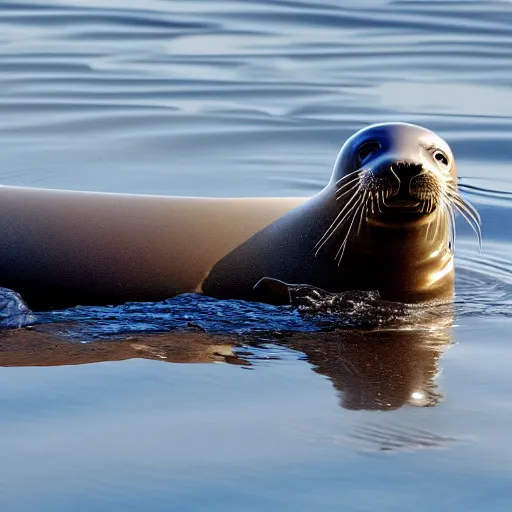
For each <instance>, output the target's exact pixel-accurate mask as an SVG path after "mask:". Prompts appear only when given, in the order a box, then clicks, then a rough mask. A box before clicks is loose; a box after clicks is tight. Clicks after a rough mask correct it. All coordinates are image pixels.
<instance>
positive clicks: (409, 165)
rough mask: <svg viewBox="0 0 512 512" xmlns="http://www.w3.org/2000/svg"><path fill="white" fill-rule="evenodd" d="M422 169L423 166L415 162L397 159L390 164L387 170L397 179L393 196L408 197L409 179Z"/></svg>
mask: <svg viewBox="0 0 512 512" xmlns="http://www.w3.org/2000/svg"><path fill="white" fill-rule="evenodd" d="M422 171H423V166H422V165H421V164H418V163H417V162H412V161H404V160H399V161H395V162H393V163H392V164H390V166H389V172H390V173H391V174H393V176H394V177H395V178H396V179H397V180H398V181H399V183H398V187H397V189H396V194H395V196H396V197H397V198H399V197H401V198H407V197H409V196H410V185H411V181H412V179H413V178H415V177H416V176H418V174H420V173H421V172H422Z"/></svg>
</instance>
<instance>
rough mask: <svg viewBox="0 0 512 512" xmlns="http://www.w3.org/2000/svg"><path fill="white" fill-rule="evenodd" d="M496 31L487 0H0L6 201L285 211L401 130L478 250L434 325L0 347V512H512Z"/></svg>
mask: <svg viewBox="0 0 512 512" xmlns="http://www.w3.org/2000/svg"><path fill="white" fill-rule="evenodd" d="M511 23H512V4H511V3H510V2H506V1H483V0H482V1H464V2H462V1H450V2H448V1H442V2H431V1H428V2H427V1H414V0H413V1H394V2H392V1H384V0H364V1H359V2H357V3H356V2H334V0H323V1H322V2H309V3H308V2H306V1H303V0H296V1H293V0H288V1H286V0H273V1H272V0H260V1H256V0H254V1H249V0H246V1H240V2H229V1H224V2H223V1H218V0H216V1H213V0H203V1H196V0H187V1H178V0H173V1H172V2H171V1H164V0H160V1H159V0H147V1H145V2H136V1H135V0H125V1H124V2H119V1H117V0H94V1H93V0H87V1H86V0H52V1H36V0H31V1H24V0H13V1H8V0H0V79H1V84H2V86H1V87H0V119H1V123H0V155H1V157H0V162H1V165H0V182H2V183H4V184H9V185H30V186H41V187H53V188H67V189H79V190H99V191H115V192H141V193H168V194H173V195H198V196H268V195H275V196H284V195H290V196H305V195H311V194H313V193H315V192H316V191H318V190H319V189H321V188H322V187H323V185H324V184H325V183H326V181H327V179H328V177H329V175H330V170H331V167H332V164H333V162H334V159H335V156H336V154H337V151H338V150H339V147H340V146H341V144H342V143H343V141H344V140H345V138H346V137H347V136H349V135H350V134H351V133H353V132H354V131H355V130H356V129H358V128H361V127H362V126H364V125H366V124H370V123H373V122H380V121H393V120H400V121H409V122H414V123H418V124H423V125H425V126H427V127H429V128H431V129H433V130H435V131H437V132H438V133H439V134H440V135H441V136H442V137H444V138H445V139H446V140H447V141H448V142H449V143H450V145H451V146H452V147H453V149H454V151H455V153H456V155H457V161H458V168H459V174H460V175H461V176H462V181H463V182H464V183H465V184H467V185H469V186H471V187H474V188H472V190H471V192H469V193H468V194H467V196H468V198H469V199H470V200H471V201H472V202H473V203H474V204H475V205H476V206H477V208H478V210H479V211H480V213H481V215H482V218H483V233H484V247H483V252H482V253H479V252H478V246H477V243H476V241H475V239H474V236H473V235H472V233H471V231H470V230H469V228H467V227H466V226H464V225H462V224H461V225H460V226H459V230H458V239H457V252H456V256H457V258H456V264H457V297H456V304H455V313H454V314H455V319H454V322H453V323H454V326H453V327H452V328H447V327H446V326H443V325H442V322H441V320H443V316H441V317H440V319H439V320H440V321H439V322H438V324H439V325H437V329H430V330H429V329H423V330H422V329H405V330H404V329H402V330H389V329H382V330H380V331H376V332H375V331H368V330H360V329H356V330H342V331H335V332H331V331H329V332H325V329H324V327H325V326H318V325H317V324H314V323H311V321H309V320H307V319H304V318H302V317H300V316H298V314H295V313H290V311H289V310H283V309H279V308H274V309H272V308H270V307H265V306H260V305H248V304H240V303H236V304H233V303H229V302H228V303H217V304H212V302H211V301H210V300H209V299H201V300H203V301H204V303H202V302H201V300H200V301H199V302H200V303H202V304H203V305H204V308H203V309H202V310H201V311H202V313H201V315H199V314H198V313H197V308H196V309H194V308H193V307H192V306H191V304H192V302H191V301H192V300H193V299H194V298H193V297H192V298H191V297H184V298H180V299H175V302H172V301H171V306H169V304H166V303H162V304H146V305H140V304H139V305H130V306H124V307H122V306H120V307H115V308H110V309H108V308H107V309H102V308H82V309H79V310H74V311H73V310H70V311H66V312H55V313H52V314H51V315H50V316H51V318H40V319H39V320H41V321H44V323H39V324H37V326H35V327H34V328H28V329H20V330H15V331H13V330H11V331H4V332H3V334H2V336H1V343H0V364H1V365H2V366H4V368H2V369H1V371H0V389H1V390H2V391H1V392H0V411H1V413H2V423H1V425H0V448H1V451H2V464H0V506H1V509H2V510H6V511H16V512H17V511H35V510H37V511H47V510H48V511H49V510H51V511H67V510H77V511H89V510H97V511H102V510H105V511H107V510H108V511H112V510H123V511H128V510H145V509H147V510H179V511H182V510H183V511H189V510H190V511H201V510H209V511H210V510H223V511H225V510H247V511H252V510H254V511H260V510H262V509H265V510H269V511H270V510H283V509H285V510H308V511H309V510H340V509H344V510H354V511H373V510H389V511H396V510H404V511H409V510H431V509H433V508H435V509H437V510H439V511H444V510H468V511H484V510H485V511H488V510H492V511H501V510H507V511H508V510H510V508H511V504H512V491H511V490H510V489H511V483H512V478H511V476H510V467H511V465H512V450H511V448H510V430H511V426H512V406H511V403H510V396H509V395H510V392H509V390H510V377H509V375H510V370H509V369H510V366H511V363H512V352H511V351H510V350H509V347H508V342H509V340H510V329H511V326H512V323H511V322H512V320H511V311H512V292H511V290H512V272H511V271H512V262H511V258H510V254H511V249H512V246H511V237H510V233H511V231H510V225H511V222H512V177H511V176H512V175H511V173H510V161H511V160H512V149H511V148H512V144H511V139H512V106H511V105H512V101H511V95H510V86H511V82H512V72H511V71H510V59H511V57H512V29H511V28H510V27H511ZM176 301H177V302H176ZM187 301H188V302H187ZM187 308H188V309H187ZM171 312H174V316H172V314H171ZM52 315H53V316H52ZM187 315H188V316H187ZM444 317H445V318H446V315H444ZM49 320H50V321H51V322H50V323H48V321H49ZM176 327H179V328H180V329H181V330H175V329H173V328H176ZM162 331H164V332H162ZM205 331H207V332H205ZM105 338H106V340H105ZM86 363H89V364H86ZM92 363H94V364H92ZM179 363H195V364H179ZM212 363H228V364H212Z"/></svg>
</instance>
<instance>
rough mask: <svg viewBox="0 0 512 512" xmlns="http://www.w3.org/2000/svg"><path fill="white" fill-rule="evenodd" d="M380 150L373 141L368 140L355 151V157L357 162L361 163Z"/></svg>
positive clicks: (378, 145)
mask: <svg viewBox="0 0 512 512" xmlns="http://www.w3.org/2000/svg"><path fill="white" fill-rule="evenodd" d="M379 149H380V144H379V143H378V142H377V141H375V140H370V141H368V142H365V143H363V144H362V145H361V146H359V149H358V150H357V156H358V158H359V161H360V162H361V163H363V162H364V161H365V160H366V159H367V158H368V157H369V156H370V155H372V154H373V153H375V151H378V150H379Z"/></svg>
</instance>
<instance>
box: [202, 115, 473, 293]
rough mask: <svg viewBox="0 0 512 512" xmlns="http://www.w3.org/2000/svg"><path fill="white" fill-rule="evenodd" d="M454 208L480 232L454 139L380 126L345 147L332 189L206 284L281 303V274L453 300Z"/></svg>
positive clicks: (240, 252)
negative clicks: (461, 180)
mask: <svg viewBox="0 0 512 512" xmlns="http://www.w3.org/2000/svg"><path fill="white" fill-rule="evenodd" d="M456 211H458V212H459V213H460V214H461V215H462V216H463V217H464V218H465V219H466V220H467V221H468V222H469V223H470V225H471V226H472V227H473V229H474V230H475V232H476V233H477V235H478V237H479V240H481V234H480V217H479V215H478V212H477V211H476V209H475V208H474V207H473V206H472V205H471V204H470V203H469V202H467V201H465V200H464V199H463V198H462V196H461V195H460V193H459V189H458V185H457V168H456V163H455V158H454V156H453V153H452V151H451V149H450V147H449V146H448V144H447V143H446V142H445V141H444V140H443V139H441V137H439V136H438V135H437V134H435V133H434V132H432V131H430V130H427V129H426V128H423V127H421V126H417V125H412V124H407V123H385V124H378V125H373V126H370V127H368V128H366V129H363V130H361V131H359V132H357V133H356V134H355V135H353V136H352V137H351V138H350V139H348V140H347V142H346V143H345V144H344V145H343V147H342V149H341V151H340V153H339V155H338V158H337V160H336V163H335V166H334V170H333V173H332V177H331V180H330V181H329V183H328V185H327V186H326V187H325V189H323V190H322V191H321V192H320V193H319V194H317V195H316V196H315V197H313V198H312V199H310V200H309V201H307V202H305V203H304V204H302V205H300V206H298V207H297V208H295V209H294V210H292V211H291V212H289V213H288V214H286V215H284V216H283V217H282V218H280V219H278V220H277V221H275V222H274V223H272V224H271V225H270V226H268V227H266V228H265V229H263V230H261V231H260V232H258V233H257V234H255V235H254V236H253V237H251V238H250V239H249V240H248V241H247V242H245V243H243V244H242V245H240V246H239V247H237V248H236V249H235V250H234V251H232V252H231V253H230V254H229V255H227V256H226V257H225V258H223V259H222V260H221V261H220V262H219V263H218V264H217V265H216V266H215V267H214V268H213V269H212V271H211V272H210V274H209V276H208V278H207V279H206V281H205V282H204V284H203V288H202V289H203V291H204V293H207V294H211V295H215V296H217V297H224V298H227V297H237V298H242V299H250V300H261V301H265V302H275V303H281V302H283V292H282V290H283V287H282V286H279V283H280V281H281V282H285V283H303V284H307V285H310V286H314V287H318V288H320V289H322V290H327V291H329V292H342V291H347V290H367V291H370V290H377V291H379V293H380V296H381V298H383V299H385V300H389V301H398V302H430V301H436V300H444V299H449V298H450V297H451V296H452V295H453V282H454V275H453V274H454V272H453V248H454V242H455V220H454V219H455V212H456ZM269 278H270V279H269ZM269 282H270V283H271V286H269ZM255 284H257V286H255ZM272 284H273V285H272ZM276 284H277V286H276ZM281 284H282V283H281ZM285 288H286V287H285ZM284 296H285V300H284V302H286V301H287V300H288V297H286V294H284Z"/></svg>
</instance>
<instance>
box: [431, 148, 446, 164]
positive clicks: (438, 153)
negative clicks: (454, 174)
mask: <svg viewBox="0 0 512 512" xmlns="http://www.w3.org/2000/svg"><path fill="white" fill-rule="evenodd" d="M434 158H435V159H436V160H437V161H438V162H439V163H440V164H441V165H443V166H444V167H448V157H447V156H446V155H445V154H444V153H443V152H442V151H440V150H439V149H438V150H436V151H435V152H434Z"/></svg>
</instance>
